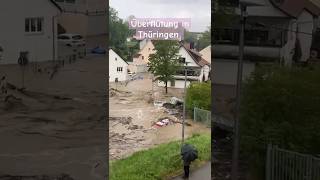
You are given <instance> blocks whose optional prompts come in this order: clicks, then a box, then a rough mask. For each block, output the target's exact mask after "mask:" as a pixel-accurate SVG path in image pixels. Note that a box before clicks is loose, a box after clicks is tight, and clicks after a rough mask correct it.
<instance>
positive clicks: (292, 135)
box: [240, 67, 320, 170]
mask: <svg viewBox="0 0 320 180" xmlns="http://www.w3.org/2000/svg"><path fill="white" fill-rule="evenodd" d="M319 107H320V68H319V67H315V68H313V69H311V68H309V67H305V68H301V67H292V68H288V67H267V68H266V67H265V68H262V67H260V68H257V70H256V71H255V72H254V73H253V75H252V76H251V78H249V79H248V81H247V82H246V84H245V86H244V91H243V96H242V106H241V127H240V128H241V131H240V132H241V145H242V146H241V147H242V152H244V153H245V154H246V155H249V157H251V163H253V164H256V165H257V167H263V163H265V162H264V161H259V162H257V161H256V162H254V160H257V159H264V158H263V157H264V156H265V155H266V154H265V151H266V147H267V144H268V143H272V144H275V145H278V146H279V147H282V148H285V149H289V150H293V151H298V152H302V153H310V154H317V153H319V152H320V131H319V129H320V120H319V118H320V111H319ZM261 163H262V164H261ZM260 170H261V169H260Z"/></svg>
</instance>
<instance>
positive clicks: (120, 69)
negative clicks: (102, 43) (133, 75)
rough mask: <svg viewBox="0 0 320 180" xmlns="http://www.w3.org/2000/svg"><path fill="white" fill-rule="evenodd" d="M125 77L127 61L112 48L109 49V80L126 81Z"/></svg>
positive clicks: (126, 74)
mask: <svg viewBox="0 0 320 180" xmlns="http://www.w3.org/2000/svg"><path fill="white" fill-rule="evenodd" d="M127 78H128V63H127V62H126V61H124V60H123V59H122V58H121V57H120V56H119V55H118V54H117V53H116V52H114V51H113V50H112V49H109V82H117V81H118V82H120V81H126V80H127Z"/></svg>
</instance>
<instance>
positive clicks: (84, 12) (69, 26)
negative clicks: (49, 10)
mask: <svg viewBox="0 0 320 180" xmlns="http://www.w3.org/2000/svg"><path fill="white" fill-rule="evenodd" d="M54 1H55V2H56V3H58V4H59V6H61V8H62V9H63V13H62V14H61V16H60V17H59V19H58V23H59V24H60V25H61V26H62V27H63V28H64V29H65V30H66V32H67V33H77V34H81V35H83V36H85V37H87V36H96V35H105V34H107V6H108V2H107V0H54Z"/></svg>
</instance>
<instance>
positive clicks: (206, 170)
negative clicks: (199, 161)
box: [172, 163, 211, 180]
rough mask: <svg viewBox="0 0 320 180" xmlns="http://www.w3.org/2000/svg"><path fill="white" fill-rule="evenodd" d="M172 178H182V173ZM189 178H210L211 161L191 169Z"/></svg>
mask: <svg viewBox="0 0 320 180" xmlns="http://www.w3.org/2000/svg"><path fill="white" fill-rule="evenodd" d="M172 180H183V178H182V175H180V176H178V177H176V178H174V179H172ZM189 180H211V163H207V164H205V165H204V166H202V167H201V168H199V169H196V170H191V172H190V177H189Z"/></svg>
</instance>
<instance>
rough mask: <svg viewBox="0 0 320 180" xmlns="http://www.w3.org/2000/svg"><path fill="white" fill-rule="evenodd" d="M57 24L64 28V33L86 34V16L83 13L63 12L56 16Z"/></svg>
mask: <svg viewBox="0 0 320 180" xmlns="http://www.w3.org/2000/svg"><path fill="white" fill-rule="evenodd" d="M58 22H59V24H60V25H61V26H62V27H64V28H65V30H66V33H73V34H81V35H82V36H86V35H87V34H88V16H86V15H83V14H74V13H63V14H61V16H59V17H58Z"/></svg>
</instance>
